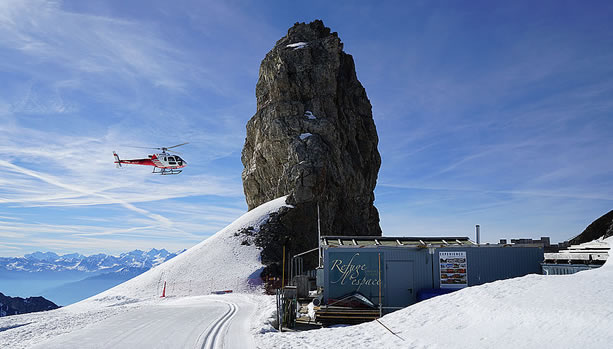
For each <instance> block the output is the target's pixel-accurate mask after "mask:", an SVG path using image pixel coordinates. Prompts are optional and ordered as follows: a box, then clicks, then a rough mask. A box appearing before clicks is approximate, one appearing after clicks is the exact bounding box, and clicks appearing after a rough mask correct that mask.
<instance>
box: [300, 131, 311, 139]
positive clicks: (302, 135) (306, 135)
mask: <svg viewBox="0 0 613 349" xmlns="http://www.w3.org/2000/svg"><path fill="white" fill-rule="evenodd" d="M312 135H313V134H312V133H308V132H307V133H303V134H301V135H300V139H302V140H303V141H304V140H305V139H307V138H309V137H311V136H312Z"/></svg>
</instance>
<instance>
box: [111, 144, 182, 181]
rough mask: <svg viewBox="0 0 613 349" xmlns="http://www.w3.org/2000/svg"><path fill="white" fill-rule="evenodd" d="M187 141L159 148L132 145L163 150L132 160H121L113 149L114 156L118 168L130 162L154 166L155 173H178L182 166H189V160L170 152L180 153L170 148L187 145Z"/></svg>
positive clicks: (131, 163)
mask: <svg viewBox="0 0 613 349" xmlns="http://www.w3.org/2000/svg"><path fill="white" fill-rule="evenodd" d="M186 144H188V143H187V142H186V143H181V144H177V145H173V146H171V147H159V148H148V147H131V148H143V149H158V150H161V151H162V152H161V153H158V154H151V155H149V156H148V157H147V158H146V159H131V160H121V159H119V155H117V153H116V152H114V151H113V156H114V157H115V164H116V166H117V168H120V167H121V164H130V165H146V166H153V172H152V173H155V174H160V175H176V174H179V173H181V172H183V170H180V169H181V168H183V167H185V166H187V162H186V161H185V160H183V159H181V157H180V156H179V155H174V154H169V153H175V154H179V153H177V152H176V151H172V150H168V149H172V148H176V147H180V146H182V145H186Z"/></svg>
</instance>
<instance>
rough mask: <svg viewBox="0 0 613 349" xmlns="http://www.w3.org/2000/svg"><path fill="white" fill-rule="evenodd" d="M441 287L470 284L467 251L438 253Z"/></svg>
mask: <svg viewBox="0 0 613 349" xmlns="http://www.w3.org/2000/svg"><path fill="white" fill-rule="evenodd" d="M438 257H439V262H440V280H441V288H462V287H466V286H468V277H467V273H466V272H467V269H468V268H467V265H468V263H467V260H466V251H456V252H441V251H439V253H438Z"/></svg>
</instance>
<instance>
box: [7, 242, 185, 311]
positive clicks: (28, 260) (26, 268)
mask: <svg viewBox="0 0 613 349" xmlns="http://www.w3.org/2000/svg"><path fill="white" fill-rule="evenodd" d="M183 251H185V250H182V251H178V252H174V253H171V252H168V251H167V250H165V249H161V250H158V249H152V250H149V251H141V250H134V251H130V252H126V253H122V254H120V255H119V256H112V255H107V254H103V253H100V254H94V255H91V256H85V255H82V254H79V253H70V254H64V255H58V254H56V253H53V252H34V253H30V254H26V255H25V256H23V257H0V280H2V282H0V292H2V293H4V294H6V295H11V296H19V297H24V298H25V297H30V296H44V297H45V298H47V299H49V300H52V301H53V302H54V303H56V304H59V305H68V304H71V303H74V302H78V301H80V300H82V299H85V298H88V297H90V296H93V295H95V294H98V293H100V292H102V291H105V290H107V289H109V288H111V287H113V286H116V285H118V284H120V283H122V282H124V281H127V280H129V279H131V278H133V277H135V276H137V275H139V274H142V273H144V272H145V271H147V270H149V269H151V268H153V267H155V266H157V265H159V264H161V263H163V262H165V261H167V260H169V259H171V258H174V257H175V256H177V255H179V254H180V253H182V252H183Z"/></svg>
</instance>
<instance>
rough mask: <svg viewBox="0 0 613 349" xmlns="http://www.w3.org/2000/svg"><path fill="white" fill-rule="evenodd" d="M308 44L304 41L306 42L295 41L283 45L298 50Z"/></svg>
mask: <svg viewBox="0 0 613 349" xmlns="http://www.w3.org/2000/svg"><path fill="white" fill-rule="evenodd" d="M308 45H309V44H308V43H306V42H297V43H294V44H289V45H285V47H289V48H293V49H294V51H295V50H299V49H301V48H305V47H306V46H308Z"/></svg>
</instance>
